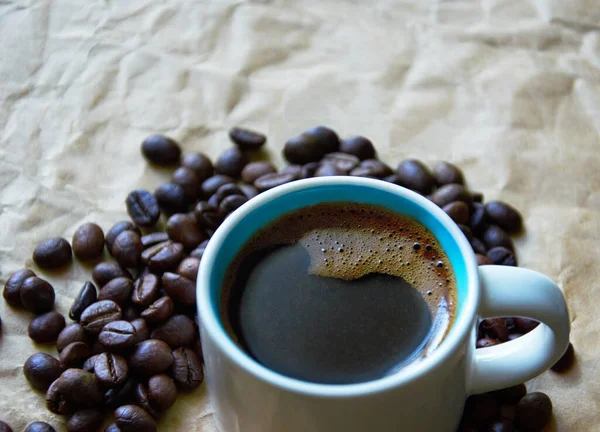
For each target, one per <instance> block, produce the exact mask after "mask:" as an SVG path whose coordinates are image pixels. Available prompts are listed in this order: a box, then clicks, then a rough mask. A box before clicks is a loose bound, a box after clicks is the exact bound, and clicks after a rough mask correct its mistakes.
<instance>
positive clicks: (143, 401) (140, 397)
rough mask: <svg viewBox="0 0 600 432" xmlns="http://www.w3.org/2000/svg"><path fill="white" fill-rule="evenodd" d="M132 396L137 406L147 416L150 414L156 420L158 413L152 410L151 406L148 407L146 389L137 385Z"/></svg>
mask: <svg viewBox="0 0 600 432" xmlns="http://www.w3.org/2000/svg"><path fill="white" fill-rule="evenodd" d="M133 394H134V397H135V402H136V405H137V406H139V407H141V408H143V409H144V410H145V411H146V412H147V413H148V414H150V415H151V416H152V417H154V418H157V417H158V416H159V413H158V412H157V411H155V410H154V408H152V405H150V396H149V395H148V387H147V386H146V385H145V384H143V383H139V384H138V385H137V386H136V387H135V390H134V392H133Z"/></svg>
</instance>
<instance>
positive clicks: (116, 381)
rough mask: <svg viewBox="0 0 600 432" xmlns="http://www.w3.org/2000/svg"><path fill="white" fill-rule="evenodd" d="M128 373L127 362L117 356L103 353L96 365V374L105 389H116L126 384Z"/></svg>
mask: <svg viewBox="0 0 600 432" xmlns="http://www.w3.org/2000/svg"><path fill="white" fill-rule="evenodd" d="M128 373H129V367H128V366H127V360H125V358H124V357H122V356H120V355H117V354H113V353H108V352H105V353H102V354H100V355H98V358H97V359H96V362H95V363H94V374H95V375H96V378H97V379H98V382H100V383H101V384H102V385H103V386H105V387H110V388H114V387H118V386H120V385H121V384H123V383H125V380H126V379H127V374H128Z"/></svg>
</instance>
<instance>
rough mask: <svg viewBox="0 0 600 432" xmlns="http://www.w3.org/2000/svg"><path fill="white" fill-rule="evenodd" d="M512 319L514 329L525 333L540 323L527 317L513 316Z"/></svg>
mask: <svg viewBox="0 0 600 432" xmlns="http://www.w3.org/2000/svg"><path fill="white" fill-rule="evenodd" d="M514 320H515V330H516V331H518V332H519V333H522V334H527V333H529V332H530V331H532V330H533V329H535V328H536V327H537V326H538V325H540V323H539V322H537V321H535V320H532V319H529V318H514Z"/></svg>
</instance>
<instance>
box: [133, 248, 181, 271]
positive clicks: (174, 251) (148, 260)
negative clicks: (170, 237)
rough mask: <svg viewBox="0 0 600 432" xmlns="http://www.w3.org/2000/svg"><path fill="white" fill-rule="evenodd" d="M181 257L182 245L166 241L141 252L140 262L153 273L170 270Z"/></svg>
mask: <svg viewBox="0 0 600 432" xmlns="http://www.w3.org/2000/svg"><path fill="white" fill-rule="evenodd" d="M182 259H183V245H182V244H181V243H175V242H172V241H167V242H163V243H159V244H157V245H155V246H152V247H151V248H148V249H146V250H145V251H144V252H142V262H143V263H144V264H146V265H147V266H148V268H149V269H150V270H151V271H152V272H155V273H162V272H164V271H167V270H171V269H173V268H175V267H177V265H178V264H179V262H180V261H181V260H182Z"/></svg>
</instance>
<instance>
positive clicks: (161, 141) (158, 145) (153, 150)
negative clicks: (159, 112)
mask: <svg viewBox="0 0 600 432" xmlns="http://www.w3.org/2000/svg"><path fill="white" fill-rule="evenodd" d="M142 154H143V155H144V157H145V158H146V159H148V160H149V161H150V162H152V163H154V164H156V165H162V166H168V165H173V164H176V163H177V162H179V158H180V157H181V147H179V144H177V142H176V141H175V140H174V139H172V138H169V137H166V136H164V135H150V136H149V137H148V138H146V139H145V140H144V141H143V142H142Z"/></svg>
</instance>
